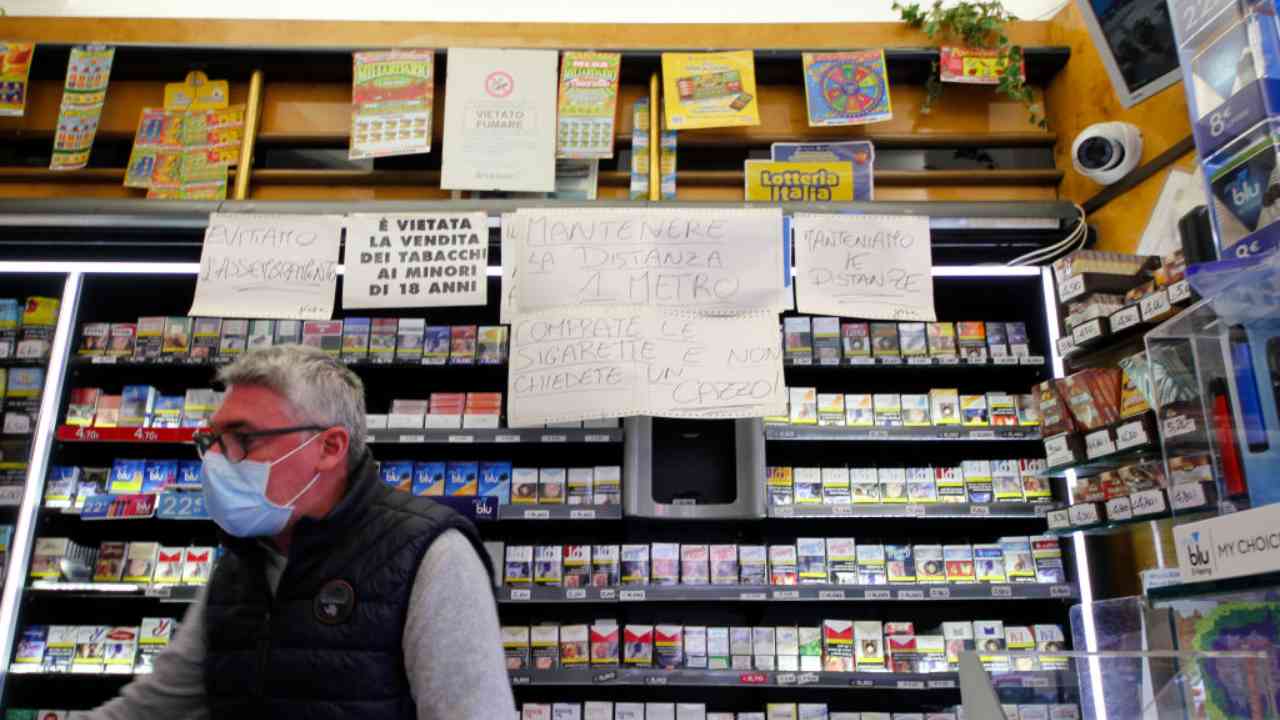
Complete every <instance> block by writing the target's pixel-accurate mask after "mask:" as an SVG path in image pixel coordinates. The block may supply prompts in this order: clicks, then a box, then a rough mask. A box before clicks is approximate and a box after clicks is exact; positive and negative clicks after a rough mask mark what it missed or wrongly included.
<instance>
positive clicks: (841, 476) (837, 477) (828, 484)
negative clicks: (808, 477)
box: [822, 467, 852, 505]
mask: <svg viewBox="0 0 1280 720" xmlns="http://www.w3.org/2000/svg"><path fill="white" fill-rule="evenodd" d="M851 500H852V498H851V496H850V494H849V469H848V468H843V467H824V468H822V504H824V505H848V504H849V503H850V502H851Z"/></svg>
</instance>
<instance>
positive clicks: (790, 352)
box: [782, 317, 813, 365]
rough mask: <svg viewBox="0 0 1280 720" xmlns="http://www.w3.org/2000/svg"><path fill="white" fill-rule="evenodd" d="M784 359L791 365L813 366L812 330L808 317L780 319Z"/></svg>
mask: <svg viewBox="0 0 1280 720" xmlns="http://www.w3.org/2000/svg"><path fill="white" fill-rule="evenodd" d="M782 332H783V340H784V344H783V349H784V357H785V358H786V360H787V362H789V363H791V364H792V365H811V364H813V330H812V328H811V325H810V321H809V318H808V317H786V318H783V319H782Z"/></svg>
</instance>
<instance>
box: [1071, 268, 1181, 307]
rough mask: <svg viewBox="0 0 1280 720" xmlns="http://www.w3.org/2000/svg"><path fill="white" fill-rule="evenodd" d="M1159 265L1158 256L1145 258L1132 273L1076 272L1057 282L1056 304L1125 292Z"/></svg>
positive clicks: (1139, 283) (1137, 284)
mask: <svg viewBox="0 0 1280 720" xmlns="http://www.w3.org/2000/svg"><path fill="white" fill-rule="evenodd" d="M1158 267H1160V258H1158V257H1150V258H1147V261H1146V263H1145V264H1144V265H1143V267H1142V268H1141V269H1140V270H1139V271H1138V272H1136V273H1134V274H1132V275H1115V274H1111V273H1091V272H1085V273H1077V274H1074V275H1072V276H1071V277H1069V278H1067V279H1066V280H1065V281H1063V282H1060V283H1057V284H1056V286H1057V288H1058V304H1059V305H1061V304H1063V303H1067V302H1071V301H1073V300H1080V299H1081V298H1085V297H1088V296H1090V295H1093V294H1094V293H1126V292H1129V291H1130V290H1132V289H1133V288H1135V287H1137V286H1139V285H1141V284H1142V283H1143V281H1144V279H1145V276H1144V273H1146V272H1148V271H1150V270H1154V269H1156V268H1158Z"/></svg>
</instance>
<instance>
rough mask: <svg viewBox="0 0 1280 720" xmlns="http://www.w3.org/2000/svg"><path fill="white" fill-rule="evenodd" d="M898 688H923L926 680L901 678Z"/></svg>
mask: <svg viewBox="0 0 1280 720" xmlns="http://www.w3.org/2000/svg"><path fill="white" fill-rule="evenodd" d="M898 689H899V690H923V689H924V681H923V680H899V681H898Z"/></svg>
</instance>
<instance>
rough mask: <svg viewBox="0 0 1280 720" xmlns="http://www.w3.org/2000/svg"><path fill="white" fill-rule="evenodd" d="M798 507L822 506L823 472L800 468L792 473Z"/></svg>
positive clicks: (817, 469) (816, 469)
mask: <svg viewBox="0 0 1280 720" xmlns="http://www.w3.org/2000/svg"><path fill="white" fill-rule="evenodd" d="M792 477H793V482H794V489H795V496H794V499H795V504H796V505H820V504H822V470H821V469H819V468H809V467H798V468H795V469H794V470H793V471H792Z"/></svg>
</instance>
